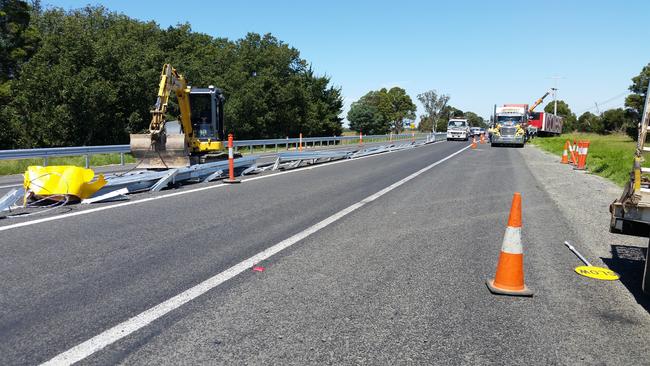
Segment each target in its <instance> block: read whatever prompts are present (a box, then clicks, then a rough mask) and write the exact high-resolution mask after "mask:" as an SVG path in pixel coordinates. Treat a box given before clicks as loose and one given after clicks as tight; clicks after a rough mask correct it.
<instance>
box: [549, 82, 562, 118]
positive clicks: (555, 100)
mask: <svg viewBox="0 0 650 366" xmlns="http://www.w3.org/2000/svg"><path fill="white" fill-rule="evenodd" d="M551 79H553V83H554V87H553V88H552V90H553V105H554V107H553V114H554V115H556V116H557V82H558V80H560V79H564V77H563V76H557V75H556V76H551Z"/></svg>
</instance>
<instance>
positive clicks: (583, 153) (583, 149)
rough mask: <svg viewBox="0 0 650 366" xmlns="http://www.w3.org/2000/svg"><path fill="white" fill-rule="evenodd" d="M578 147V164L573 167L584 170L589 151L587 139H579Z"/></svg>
mask: <svg viewBox="0 0 650 366" xmlns="http://www.w3.org/2000/svg"><path fill="white" fill-rule="evenodd" d="M578 149H579V150H578V164H577V165H576V167H575V168H573V169H576V170H585V169H586V164H587V153H588V152H589V141H581V142H580V147H579V148H578Z"/></svg>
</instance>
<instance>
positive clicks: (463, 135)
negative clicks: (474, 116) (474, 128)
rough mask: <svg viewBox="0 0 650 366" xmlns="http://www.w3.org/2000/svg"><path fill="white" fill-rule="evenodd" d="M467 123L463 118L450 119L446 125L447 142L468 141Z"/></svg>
mask: <svg viewBox="0 0 650 366" xmlns="http://www.w3.org/2000/svg"><path fill="white" fill-rule="evenodd" d="M469 136H470V130H469V122H468V121H467V119H465V118H452V119H450V120H449V123H448V124H447V140H465V141H467V140H469Z"/></svg>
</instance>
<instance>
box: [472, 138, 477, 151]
mask: <svg viewBox="0 0 650 366" xmlns="http://www.w3.org/2000/svg"><path fill="white" fill-rule="evenodd" d="M477 147H478V145H476V137H472V149H476V148H477Z"/></svg>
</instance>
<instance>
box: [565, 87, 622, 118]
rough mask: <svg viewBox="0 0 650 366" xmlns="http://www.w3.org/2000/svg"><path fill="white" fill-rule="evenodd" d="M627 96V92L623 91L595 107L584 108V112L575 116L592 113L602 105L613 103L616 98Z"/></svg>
mask: <svg viewBox="0 0 650 366" xmlns="http://www.w3.org/2000/svg"><path fill="white" fill-rule="evenodd" d="M627 94H630V91H629V90H626V91H624V92H622V93H619V94H617V95H615V96H613V97H611V98H609V99H606V100H604V101H602V102H598V103H595V104H596V105H594V106H593V107H589V108H585V109H584V110H582V111H580V112H578V113H576V115H581V114H583V113H585V112H588V111H592V110H594V109H598V107H602V106H603V105H604V104H607V103H610V102H613V101H615V100H617V99H618V98H620V97H622V96H626V95H627Z"/></svg>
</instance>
